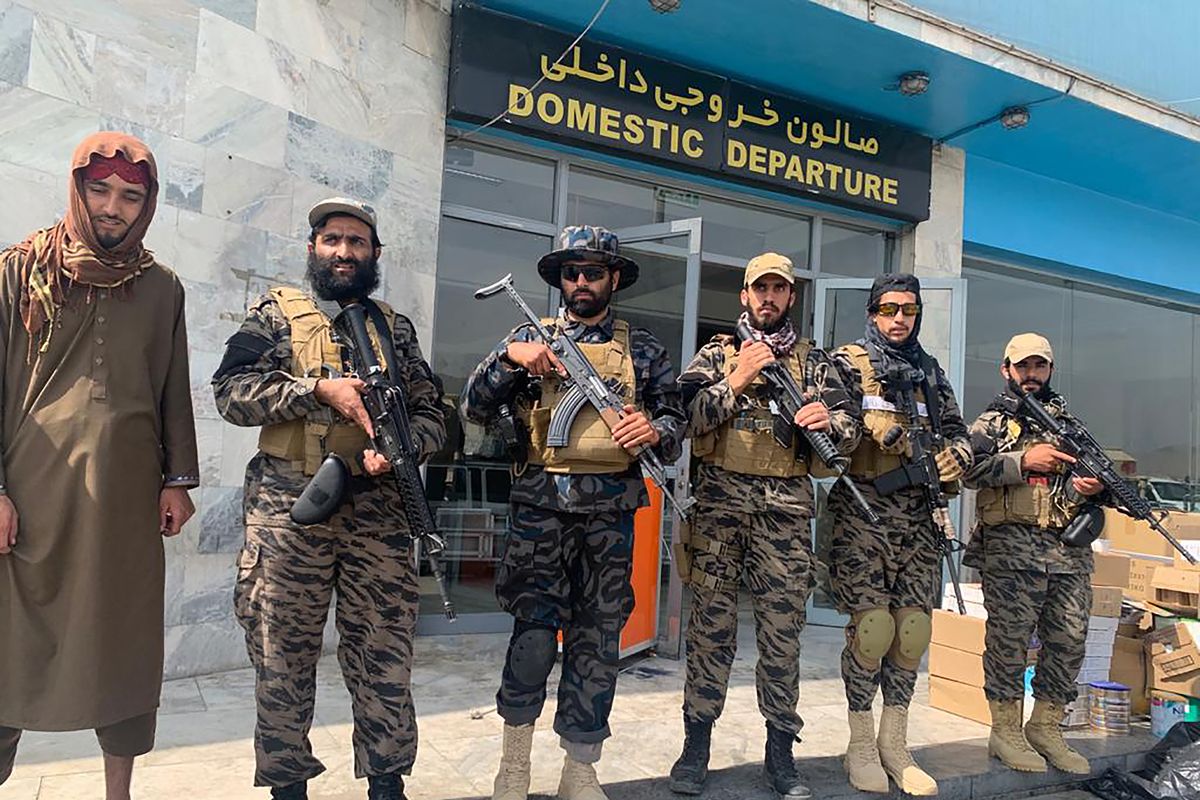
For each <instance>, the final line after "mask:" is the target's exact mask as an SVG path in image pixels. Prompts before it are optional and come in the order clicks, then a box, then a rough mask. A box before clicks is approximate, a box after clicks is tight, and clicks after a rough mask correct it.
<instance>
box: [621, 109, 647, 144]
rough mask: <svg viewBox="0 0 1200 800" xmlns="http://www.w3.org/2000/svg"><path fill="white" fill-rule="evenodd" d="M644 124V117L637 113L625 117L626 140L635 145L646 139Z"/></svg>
mask: <svg viewBox="0 0 1200 800" xmlns="http://www.w3.org/2000/svg"><path fill="white" fill-rule="evenodd" d="M642 125H643V121H642V118H641V117H639V116H638V115H637V114H630V115H629V116H627V117H625V141H627V142H629V143H630V144H634V145H637V144H641V143H642V142H644V141H646V129H645V128H643V127H642Z"/></svg>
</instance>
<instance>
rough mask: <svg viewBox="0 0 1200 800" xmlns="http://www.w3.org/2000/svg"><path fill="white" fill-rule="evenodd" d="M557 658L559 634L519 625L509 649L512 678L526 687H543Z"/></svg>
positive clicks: (540, 628)
mask: <svg viewBox="0 0 1200 800" xmlns="http://www.w3.org/2000/svg"><path fill="white" fill-rule="evenodd" d="M557 657H558V630H557V629H555V628H547V627H542V626H540V625H539V626H535V625H529V624H528V623H521V622H517V629H516V630H515V631H514V632H513V638H512V643H511V644H510V645H509V647H508V665H509V668H510V669H511V670H512V674H513V677H514V678H516V679H517V680H518V681H520V682H521V683H522V684H524V685H525V686H542V685H543V684H545V682H546V678H548V677H550V670H552V669H553V668H554V660H555V658H557Z"/></svg>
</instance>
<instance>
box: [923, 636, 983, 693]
mask: <svg viewBox="0 0 1200 800" xmlns="http://www.w3.org/2000/svg"><path fill="white" fill-rule="evenodd" d="M929 674H930V675H937V676H938V677H940V678H948V679H949V680H952V681H958V682H959V683H965V684H967V685H968V686H980V687H982V686H983V656H981V655H979V654H978V653H968V652H967V651H965V650H955V649H954V648H953V647H947V646H946V645H944V644H936V643H935V644H930V645H929Z"/></svg>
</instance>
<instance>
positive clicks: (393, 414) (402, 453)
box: [292, 303, 457, 622]
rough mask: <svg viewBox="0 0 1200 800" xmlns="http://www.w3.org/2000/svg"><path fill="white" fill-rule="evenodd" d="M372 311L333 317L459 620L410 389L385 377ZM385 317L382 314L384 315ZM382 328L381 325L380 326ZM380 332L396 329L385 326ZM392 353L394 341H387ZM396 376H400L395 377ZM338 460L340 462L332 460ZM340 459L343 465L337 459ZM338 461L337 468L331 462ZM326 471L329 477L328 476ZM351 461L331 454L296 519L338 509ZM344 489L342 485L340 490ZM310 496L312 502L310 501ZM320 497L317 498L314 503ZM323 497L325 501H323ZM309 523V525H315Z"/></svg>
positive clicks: (383, 449)
mask: <svg viewBox="0 0 1200 800" xmlns="http://www.w3.org/2000/svg"><path fill="white" fill-rule="evenodd" d="M367 313H368V312H367V309H366V308H364V307H363V306H362V305H361V304H359V303H351V304H350V305H347V306H345V307H343V308H342V310H341V312H340V313H338V314H337V316H335V317H334V319H333V332H334V335H335V338H336V339H337V340H338V341H339V342H341V343H343V344H346V345H347V346H348V347H349V349H350V360H351V363H352V364H353V365H354V371H355V373H357V375H358V377H359V378H360V379H361V380H362V381H363V382H364V383H366V385H367V387H366V390H365V391H364V392H363V395H362V401H363V405H364V406H366V409H367V415H368V416H369V417H370V418H371V425H372V426H373V427H374V429H375V435H374V437H373V438H372V439H371V447H372V448H373V449H374V450H375V451H376V452H377V453H379V454H380V455H381V456H383V457H384V458H386V459H387V460H388V463H389V464H391V466H392V477H393V478H394V479H395V481H396V485H397V486H398V487H399V489H400V494H401V497H402V498H403V501H404V514H405V517H406V518H407V519H408V530H409V536H411V537H412V539H413V541H414V542H417V543H418V544H419V545H420V547H421V549H422V550H423V551H424V553H425V557H426V558H427V559H428V561H429V569H430V571H431V572H433V577H434V578H435V579H436V580H437V587H438V593H439V594H440V595H441V598H442V610H443V611H444V612H445V614H446V619H448V620H449V621H451V622H454V620H455V619H457V615H456V614H455V612H454V603H452V602H451V601H450V595H449V593H448V592H447V590H446V573H445V571H444V570H443V569H442V563H441V558H440V556H441V554H442V552H443V551H444V550H445V549H446V544H445V542H444V541H443V540H442V537H441V535H440V534H438V532H437V524H436V523H435V522H434V519H433V512H432V511H431V510H430V508H429V501H428V500H427V499H426V497H425V486H424V484H422V482H421V473H420V471H419V469H418V465H417V448H416V444H415V443H414V442H413V436H412V427H411V426H410V424H409V420H408V407H407V403H406V398H405V394H404V389H403V388H402V387H401V386H400V384H399V383H397V382H396V381H395V380H388V379H387V378H385V377H384V375H383V368H382V367H381V366H380V364H379V359H378V358H377V357H376V355H375V349H374V347H373V346H372V344H371V337H370V335H369V334H368V333H367ZM379 316H380V317H382V314H380V315H379ZM380 327H382V326H377V329H378V328H380ZM379 333H380V336H381V337H382V336H387V335H389V334H390V332H388V331H386V330H379ZM381 343H382V344H383V347H384V348H385V352H387V348H388V346H389V344H390V342H381ZM393 377H396V376H393ZM332 459H336V462H334V461H332ZM338 462H340V467H341V468H340V469H338V468H337V466H336V463H338ZM331 465H333V466H331ZM323 473H324V478H323ZM345 474H346V470H345V462H342V461H341V459H340V458H338V457H337V456H336V455H334V456H330V457H329V458H327V459H326V460H325V463H324V464H322V465H321V469H319V470H318V471H317V474H316V475H314V476H313V479H312V481H311V482H310V483H309V486H308V487H306V488H305V490H304V493H303V494H302V495H301V496H300V499H299V500H297V501H296V504H295V505H294V506H293V507H292V519H294V520H296V521H297V522H301V521H302V520H312V522H323V521H324V520H326V519H329V517H330V516H331V515H332V514H333V512H334V511H336V510H337V506H338V505H339V504H340V503H341V499H342V494H343V492H344V486H345V480H346V479H345ZM339 487H341V488H339ZM306 500H307V501H308V502H307V504H306ZM314 501H315V502H314ZM322 501H323V502H322ZM312 522H307V523H306V524H312Z"/></svg>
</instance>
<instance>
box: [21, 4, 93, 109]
mask: <svg viewBox="0 0 1200 800" xmlns="http://www.w3.org/2000/svg"><path fill="white" fill-rule="evenodd" d="M95 60H96V34H94V33H91V32H90V31H86V30H83V29H80V28H75V27H73V26H71V25H68V24H67V23H65V22H62V21H61V20H59V19H56V18H54V17H51V16H47V15H45V14H38V15H37V17H36V18H35V19H34V21H33V43H32V46H31V52H30V57H29V79H28V84H29V88H31V89H36V90H38V91H39V92H45V93H46V94H50V95H54V96H55V97H60V98H62V99H63V100H70V101H72V102H74V103H79V104H80V105H91V104H92V96H93V94H94V93H95V88H96V75H95Z"/></svg>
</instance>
